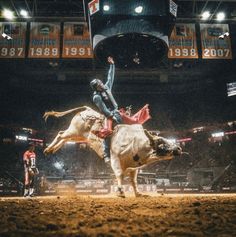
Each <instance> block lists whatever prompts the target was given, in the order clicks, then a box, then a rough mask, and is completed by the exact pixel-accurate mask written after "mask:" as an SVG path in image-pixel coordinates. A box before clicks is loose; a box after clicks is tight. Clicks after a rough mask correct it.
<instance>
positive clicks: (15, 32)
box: [0, 22, 26, 58]
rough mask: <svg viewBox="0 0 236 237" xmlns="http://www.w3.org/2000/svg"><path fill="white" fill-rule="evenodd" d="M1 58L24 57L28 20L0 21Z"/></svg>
mask: <svg viewBox="0 0 236 237" xmlns="http://www.w3.org/2000/svg"><path fill="white" fill-rule="evenodd" d="M0 34H1V35H2V36H3V35H6V37H0V58H24V57H25V34H26V22H0Z"/></svg>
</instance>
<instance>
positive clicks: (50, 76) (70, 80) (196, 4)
mask: <svg viewBox="0 0 236 237" xmlns="http://www.w3.org/2000/svg"><path fill="white" fill-rule="evenodd" d="M0 7H1V8H2V9H3V8H9V9H12V10H14V11H15V12H16V15H17V16H18V17H19V19H20V14H19V11H20V9H26V10H27V11H28V12H29V14H30V18H29V19H27V20H28V21H37V20H42V19H45V20H49V19H50V20H53V21H69V20H78V21H84V20H85V18H84V7H83V1H82V0H79V1H78V0H77V1H76V0H67V1H65V0H32V1H29V0H2V1H1V5H0ZM207 9H210V10H211V11H212V12H213V13H214V12H217V11H224V12H226V15H227V19H226V22H229V23H231V38H232V39H236V0H223V1H214V0H209V1H203V0H193V1H190V0H179V1H178V17H177V21H179V22H198V21H199V20H200V15H201V13H202V12H203V11H204V10H207ZM21 20H25V19H21ZM210 21H211V22H215V20H214V18H212V19H211V20H210ZM232 44H233V54H234V55H235V54H236V44H235V43H234V42H232ZM234 65H235V59H233V60H228V61H222V60H212V61H211V60H207V61H204V60H201V59H198V60H184V61H183V60H181V61H179V60H165V61H164V62H162V63H161V64H160V65H159V67H158V68H153V69H143V68H141V67H137V68H135V69H127V70H121V69H120V70H117V77H118V78H119V83H121V84H122V83H123V84H126V83H127V81H130V80H132V81H133V82H134V84H137V87H140V84H142V83H143V84H146V82H147V81H148V82H152V83H150V84H151V85H152V84H153V83H154V82H155V83H157V84H161V86H160V87H158V88H160V91H158V90H156V89H155V91H154V92H153V93H165V92H168V93H169V92H172V91H174V92H180V93H182V92H184V91H189V90H190V89H191V88H192V89H195V90H198V89H201V88H204V87H206V86H208V85H209V84H213V83H215V81H217V80H222V78H219V75H224V77H223V80H224V81H225V82H227V81H232V78H233V77H234V75H235V70H236V69H235V67H234ZM0 68H1V72H2V75H4V76H3V81H4V80H7V82H8V83H10V84H11V85H12V86H17V87H18V86H19V87H21V86H24V87H26V86H27V85H28V84H29V83H28V82H29V81H31V82H32V80H33V82H34V83H33V84H32V85H31V87H30V89H32V87H35V88H36V89H37V87H41V86H42V83H44V84H47V88H48V90H50V91H51V90H53V89H50V85H51V84H53V86H54V87H55V86H57V84H58V87H59V88H60V84H61V83H63V89H62V92H64V91H65V85H66V86H68V90H73V88H74V86H73V85H74V84H75V83H80V84H85V85H86V84H87V83H88V80H90V79H91V78H93V77H94V76H98V77H103V76H105V73H106V70H104V67H102V66H101V65H99V64H97V63H96V62H95V61H94V60H69V59H53V60H46V59H43V60H42V59H24V60H21V59H20V60H14V59H10V60H7V59H4V60H0ZM226 70H227V73H226ZM167 84H168V85H169V86H170V87H167V86H166V85H167ZM152 88H153V86H151V88H150V90H151V89H152ZM59 91H60V89H59V90H57V91H55V93H57V92H59Z"/></svg>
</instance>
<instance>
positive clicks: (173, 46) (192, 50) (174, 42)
mask: <svg viewBox="0 0 236 237" xmlns="http://www.w3.org/2000/svg"><path fill="white" fill-rule="evenodd" d="M169 45H170V46H169V52H168V57H169V58H198V50H197V41H196V30H195V24H181V23H178V24H176V25H175V27H174V29H173V31H172V33H171V36H170V39H169Z"/></svg>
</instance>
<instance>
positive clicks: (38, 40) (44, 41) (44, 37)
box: [28, 22, 60, 58]
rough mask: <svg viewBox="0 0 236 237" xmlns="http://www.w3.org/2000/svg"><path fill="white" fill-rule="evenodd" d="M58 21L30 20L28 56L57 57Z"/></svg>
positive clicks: (58, 54)
mask: <svg viewBox="0 0 236 237" xmlns="http://www.w3.org/2000/svg"><path fill="white" fill-rule="evenodd" d="M59 49H60V23H49V22H31V23H30V43H29V53H28V57H29V58H59V56H60V52H59Z"/></svg>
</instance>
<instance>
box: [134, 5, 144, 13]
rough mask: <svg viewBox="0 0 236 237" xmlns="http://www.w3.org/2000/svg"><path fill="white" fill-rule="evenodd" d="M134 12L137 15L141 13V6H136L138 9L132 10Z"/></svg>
mask: <svg viewBox="0 0 236 237" xmlns="http://www.w3.org/2000/svg"><path fill="white" fill-rule="evenodd" d="M134 11H135V12H136V13H138V14H139V13H141V12H142V11H143V7H142V6H138V7H136V8H135V9H134Z"/></svg>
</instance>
